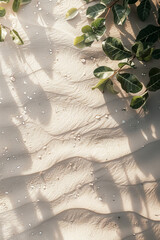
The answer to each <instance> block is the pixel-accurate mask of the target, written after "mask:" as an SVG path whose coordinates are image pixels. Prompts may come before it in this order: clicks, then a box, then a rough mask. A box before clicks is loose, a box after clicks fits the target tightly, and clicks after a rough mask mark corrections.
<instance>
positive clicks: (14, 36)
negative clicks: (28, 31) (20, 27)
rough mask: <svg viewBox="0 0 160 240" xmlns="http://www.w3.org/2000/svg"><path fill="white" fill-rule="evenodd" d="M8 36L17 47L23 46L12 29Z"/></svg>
mask: <svg viewBox="0 0 160 240" xmlns="http://www.w3.org/2000/svg"><path fill="white" fill-rule="evenodd" d="M10 36H11V37H12V40H13V42H14V43H16V44H18V45H23V44H24V42H23V40H22V38H21V37H20V36H19V34H18V32H16V31H15V30H14V29H12V30H11V31H10Z"/></svg>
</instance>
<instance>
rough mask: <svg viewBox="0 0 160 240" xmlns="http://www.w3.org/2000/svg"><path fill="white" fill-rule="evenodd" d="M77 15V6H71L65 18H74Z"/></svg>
mask: <svg viewBox="0 0 160 240" xmlns="http://www.w3.org/2000/svg"><path fill="white" fill-rule="evenodd" d="M77 15H78V9H77V8H71V9H69V10H68V11H67V13H66V20H67V21H68V20H71V19H73V18H75V17H76V16H77Z"/></svg>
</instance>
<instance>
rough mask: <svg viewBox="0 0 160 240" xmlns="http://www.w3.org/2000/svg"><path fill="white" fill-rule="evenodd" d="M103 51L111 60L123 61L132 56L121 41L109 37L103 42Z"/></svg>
mask: <svg viewBox="0 0 160 240" xmlns="http://www.w3.org/2000/svg"><path fill="white" fill-rule="evenodd" d="M102 47H103V51H104V52H105V54H106V55H107V56H108V57H109V58H110V59H111V60H122V59H125V58H130V57H131V56H132V54H131V52H130V51H128V49H125V48H124V46H123V44H122V42H121V40H120V39H118V38H114V37H108V38H106V39H105V40H104V41H103V42H102Z"/></svg>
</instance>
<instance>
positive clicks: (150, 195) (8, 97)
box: [0, 0, 160, 240]
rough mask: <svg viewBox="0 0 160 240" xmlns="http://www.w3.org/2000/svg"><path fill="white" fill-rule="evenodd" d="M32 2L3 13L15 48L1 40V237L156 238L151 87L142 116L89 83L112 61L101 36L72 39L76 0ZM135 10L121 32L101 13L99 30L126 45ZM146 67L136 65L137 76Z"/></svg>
mask: <svg viewBox="0 0 160 240" xmlns="http://www.w3.org/2000/svg"><path fill="white" fill-rule="evenodd" d="M39 2H40V5H39V6H38V7H36V4H37V1H34V0H33V1H32V3H31V4H30V5H28V6H25V7H24V8H23V10H22V9H21V11H19V13H18V15H17V16H16V15H14V16H13V15H10V17H9V16H7V21H6V22H7V25H8V26H12V25H13V26H14V27H15V29H17V30H18V31H19V32H20V33H21V35H22V37H23V39H24V41H25V44H24V46H20V47H16V46H15V45H14V44H13V43H11V42H10V40H9V38H8V40H7V41H6V42H5V43H1V44H0V47H1V51H0V56H1V70H0V71H1V73H0V74H1V76H0V78H1V80H0V83H1V84H0V97H1V98H2V99H1V100H0V101H1V104H0V164H1V166H0V178H1V182H0V240H32V239H33V240H41V239H42V240H124V239H125V240H135V239H136V240H155V239H156V240H158V239H160V202H159V200H160V186H159V178H160V144H159V142H160V98H159V94H160V93H159V92H157V93H156V94H153V96H152V98H151V100H150V101H149V105H148V108H149V113H148V114H146V116H144V115H143V114H141V113H139V114H137V113H136V112H135V111H133V110H131V109H130V108H129V105H128V98H127V97H125V98H122V97H121V96H120V95H118V96H113V95H111V94H109V93H106V94H104V95H103V94H102V93H100V92H99V91H98V90H95V91H92V90H91V87H92V86H94V85H95V84H96V82H97V80H96V79H95V78H94V77H93V74H92V72H93V70H94V68H95V67H96V66H97V64H98V65H101V64H103V65H104V64H106V65H108V66H111V67H115V66H116V65H117V63H113V62H111V61H109V60H108V59H107V58H106V57H105V55H104V54H103V52H102V50H101V44H100V43H98V44H93V47H92V48H86V49H84V50H78V49H76V48H75V47H73V39H74V37H75V36H77V35H80V29H81V27H82V26H83V25H84V24H85V23H86V22H87V21H86V18H85V10H82V13H81V14H80V15H79V16H78V17H77V18H76V19H75V20H73V21H70V22H66V21H65V19H64V15H65V13H66V10H67V9H69V8H71V7H74V6H79V7H80V6H82V4H83V3H84V1H82V0H81V1H77V0H61V1H60V3H59V4H57V3H56V0H52V1H49V0H41V1H39ZM39 8H41V9H39ZM38 9H39V10H38ZM34 12H35V13H34ZM135 14H136V13H135V12H134V10H133V13H132V15H131V25H130V24H129V22H127V23H126V25H125V28H124V27H120V28H119V29H120V31H121V32H118V31H117V29H116V27H114V25H112V24H111V23H110V22H109V21H111V20H110V19H111V15H110V16H109V19H108V23H107V24H108V25H107V30H108V31H107V34H110V35H111V36H120V37H121V39H122V40H124V39H125V38H126V37H127V38H126V39H125V42H126V44H127V46H128V47H129V46H130V42H133V39H134V36H135V35H136V34H137V33H138V28H140V27H143V26H144V23H141V22H140V21H139V22H138V23H137V25H135V21H134V19H135ZM3 21H4V20H3ZM148 22H149V21H148ZM145 24H147V22H146V23H145ZM107 34H106V35H107ZM50 49H51V50H50ZM50 53H51V54H50ZM93 58H95V60H94V59H93ZM81 59H85V60H86V63H85V64H84V63H82V62H81ZM156 64H157V67H158V65H159V61H157V62H156ZM154 66H156V65H154ZM149 67H150V65H149V64H147V66H144V65H142V64H139V68H138V71H135V73H136V75H137V76H138V77H139V78H140V80H141V81H143V82H144V83H146V82H147V81H148V78H147V76H144V75H143V76H142V75H141V74H142V73H148V71H149ZM11 76H14V78H15V81H13V80H14V79H13V78H11ZM124 107H125V108H126V109H127V111H126V112H124V111H122V108H124Z"/></svg>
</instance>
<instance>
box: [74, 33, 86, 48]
mask: <svg viewBox="0 0 160 240" xmlns="http://www.w3.org/2000/svg"><path fill="white" fill-rule="evenodd" d="M84 39H85V38H84V34H83V35H82V36H78V37H76V38H75V39H74V46H76V47H78V48H83V47H85V46H86V45H85V43H84Z"/></svg>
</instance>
